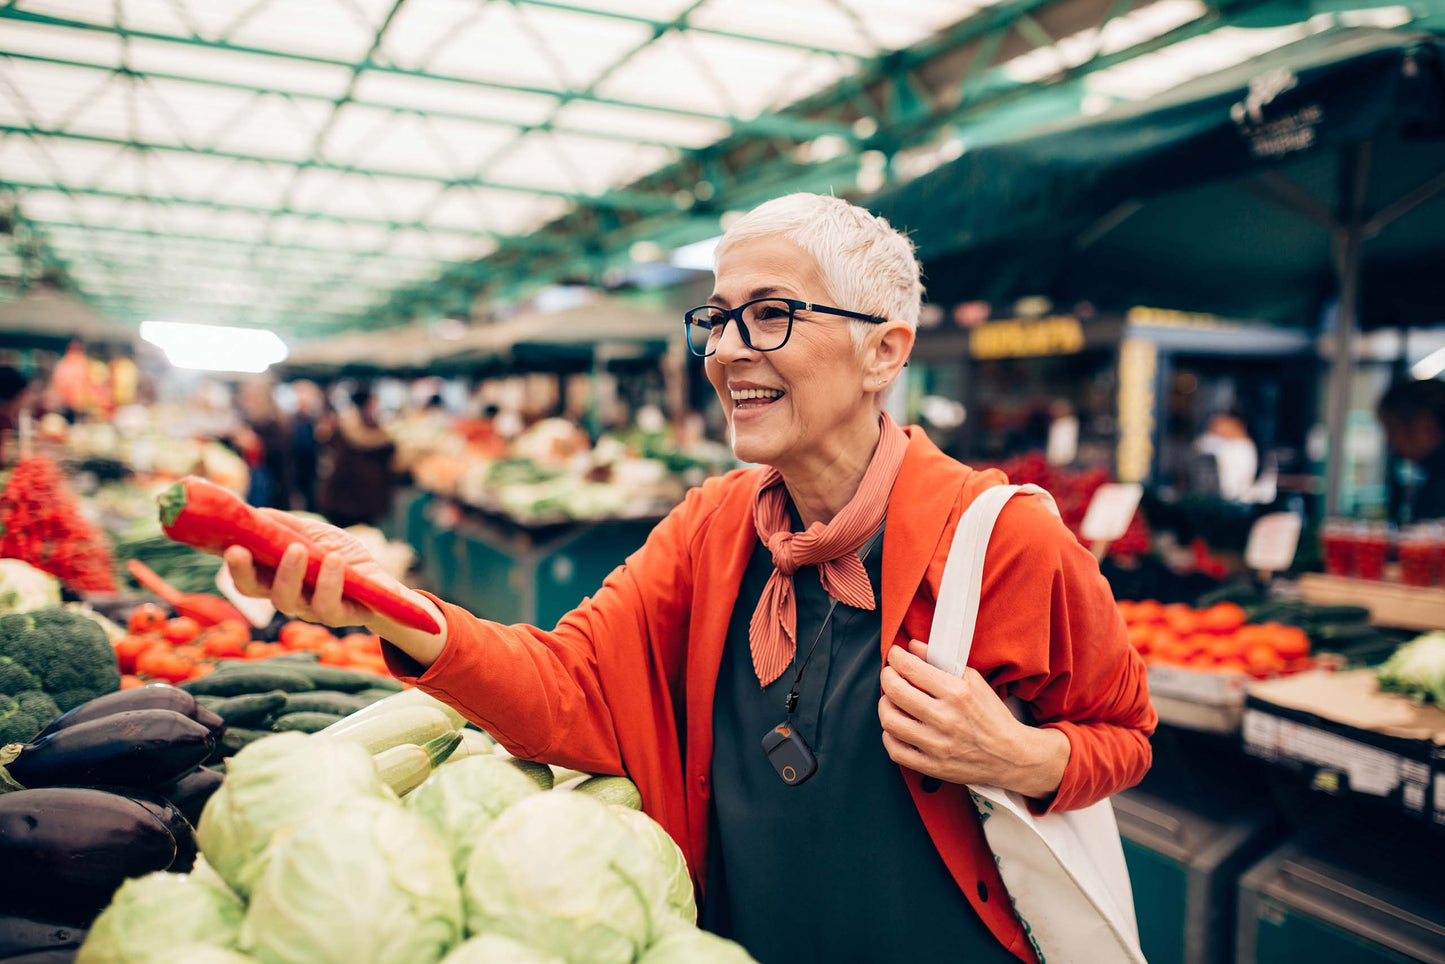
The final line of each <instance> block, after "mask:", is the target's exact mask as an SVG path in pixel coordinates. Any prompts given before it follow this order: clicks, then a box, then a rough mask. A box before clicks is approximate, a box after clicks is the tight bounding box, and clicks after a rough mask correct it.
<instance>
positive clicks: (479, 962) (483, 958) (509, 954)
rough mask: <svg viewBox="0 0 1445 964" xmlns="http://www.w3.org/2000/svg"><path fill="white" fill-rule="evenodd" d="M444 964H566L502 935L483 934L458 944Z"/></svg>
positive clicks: (557, 958) (443, 959)
mask: <svg viewBox="0 0 1445 964" xmlns="http://www.w3.org/2000/svg"><path fill="white" fill-rule="evenodd" d="M442 964H565V962H564V961H563V960H562V959H561V958H559V957H552V956H551V955H550V954H543V953H542V952H541V951H539V950H535V949H533V948H530V947H528V946H527V945H526V944H522V943H519V942H517V941H514V940H512V939H511V938H510V937H503V936H502V935H500V934H483V935H482V936H481V937H473V938H472V939H471V940H469V941H466V942H465V943H462V944H458V945H457V947H456V949H455V950H453V951H452V952H451V953H450V954H448V955H447V956H446V957H444V958H442Z"/></svg>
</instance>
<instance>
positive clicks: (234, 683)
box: [180, 666, 316, 696]
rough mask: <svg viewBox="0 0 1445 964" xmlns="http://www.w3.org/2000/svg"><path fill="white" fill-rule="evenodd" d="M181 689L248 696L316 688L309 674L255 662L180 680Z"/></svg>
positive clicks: (212, 693)
mask: <svg viewBox="0 0 1445 964" xmlns="http://www.w3.org/2000/svg"><path fill="white" fill-rule="evenodd" d="M180 686H181V689H183V690H186V691H187V692H190V693H195V694H197V695H206V696H245V695H246V694H247V693H266V692H269V691H271V690H284V691H285V692H287V693H300V692H303V691H305V690H314V689H316V684H315V683H314V682H312V681H311V679H310V678H308V677H307V676H305V675H303V674H301V673H298V672H295V671H293V670H291V669H287V668H282V667H279V666H276V667H271V666H251V667H248V668H245V669H221V670H216V672H214V673H208V674H207V675H205V676H201V677H198V678H196V679H192V680H186V681H185V682H184V683H182V684H180Z"/></svg>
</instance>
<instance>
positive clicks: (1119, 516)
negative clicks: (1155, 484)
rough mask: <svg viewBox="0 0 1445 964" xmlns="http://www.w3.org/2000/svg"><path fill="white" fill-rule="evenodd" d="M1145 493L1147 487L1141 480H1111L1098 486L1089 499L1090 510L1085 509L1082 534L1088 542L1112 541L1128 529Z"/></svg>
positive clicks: (1080, 529) (1080, 531)
mask: <svg viewBox="0 0 1445 964" xmlns="http://www.w3.org/2000/svg"><path fill="white" fill-rule="evenodd" d="M1143 497H1144V487H1143V486H1142V485H1140V484H1139V483H1138V482H1111V483H1109V484H1108V485H1101V486H1099V488H1098V490H1097V491H1095V492H1094V498H1093V499H1091V500H1090V501H1089V509H1088V511H1087V512H1085V513H1084V523H1083V525H1082V526H1080V527H1079V535H1080V536H1081V537H1082V538H1083V540H1084V541H1085V542H1094V543H1098V542H1113V541H1114V540H1115V539H1118V538H1119V537H1121V536H1122V535H1123V534H1124V533H1125V532H1126V531H1127V530H1128V528H1129V523H1130V522H1132V521H1133V520H1134V513H1135V512H1137V511H1138V509H1139V500H1140V499H1141V498H1143Z"/></svg>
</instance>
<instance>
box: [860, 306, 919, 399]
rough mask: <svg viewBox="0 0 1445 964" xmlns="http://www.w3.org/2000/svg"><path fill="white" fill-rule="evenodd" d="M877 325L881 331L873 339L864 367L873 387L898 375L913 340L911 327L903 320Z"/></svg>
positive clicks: (905, 361) (905, 362)
mask: <svg viewBox="0 0 1445 964" xmlns="http://www.w3.org/2000/svg"><path fill="white" fill-rule="evenodd" d="M878 327H879V328H880V329H881V331H879V332H878V334H877V335H876V337H875V338H874V340H873V344H872V348H871V349H870V351H869V352H868V355H869V357H868V359H867V367H866V368H865V369H864V370H865V372H866V375H867V380H868V384H869V385H870V386H872V387H874V388H879V387H882V386H884V385H887V384H888V383H890V382H892V381H893V380H894V379H895V378H897V377H898V373H899V372H900V371H902V370H903V366H904V365H905V364H907V363H908V356H909V355H910V354H911V353H912V351H913V342H914V332H913V329H912V328H910V327H908V325H907V324H906V323H905V322H902V321H889V322H885V323H883V324H881V325H879V326H878ZM880 380H881V381H880Z"/></svg>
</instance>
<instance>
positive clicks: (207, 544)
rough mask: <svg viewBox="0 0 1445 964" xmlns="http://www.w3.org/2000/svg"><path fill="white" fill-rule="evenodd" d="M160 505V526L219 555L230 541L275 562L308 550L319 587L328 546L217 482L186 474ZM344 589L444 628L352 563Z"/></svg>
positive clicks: (417, 624) (408, 618) (372, 605)
mask: <svg viewBox="0 0 1445 964" xmlns="http://www.w3.org/2000/svg"><path fill="white" fill-rule="evenodd" d="M156 501H157V502H158V503H160V507H161V528H162V529H164V530H165V533H166V535H167V536H169V537H170V538H172V539H174V540H175V541H177V542H183V543H185V544H186V545H188V546H194V547H195V548H197V549H201V550H203V551H205V552H211V553H215V554H216V555H220V554H221V553H223V552H225V551H226V547H227V546H242V547H244V548H246V549H248V550H250V552H251V557H252V558H253V559H255V560H256V562H257V563H259V564H260V565H263V566H267V567H269V568H272V569H274V568H276V566H277V565H278V564H280V562H281V556H282V555H284V554H285V552H286V550H287V548H288V547H290V546H291V545H292V544H293V543H297V544H299V545H301V547H302V548H304V549H305V550H306V574H305V576H304V577H303V581H304V583H305V585H306V588H307V589H314V588H316V576H317V574H318V573H320V571H321V560H322V558H323V557H324V556H325V555H326V550H325V549H324V548H322V547H321V546H319V545H317V544H316V543H315V542H312V541H311V540H310V539H307V538H306V537H305V536H303V535H301V534H300V533H299V532H297V531H296V530H294V529H290V528H288V527H286V526H284V525H282V524H281V523H279V522H274V521H272V520H271V519H268V518H266V516H264V515H262V514H261V513H259V512H257V511H256V510H255V509H253V508H251V506H249V505H247V504H246V503H245V502H243V501H241V500H240V499H238V498H236V496H234V495H232V494H231V493H230V492H229V491H228V490H226V489H223V488H222V487H221V486H219V485H217V484H215V483H214V482H208V481H207V480H205V479H201V478H197V477H196V476H194V475H188V476H186V477H185V478H183V479H181V480H180V481H179V482H177V483H176V484H175V485H173V486H171V487H170V488H169V489H167V490H166V491H164V492H162V493H161V494H160V495H159V496H157V497H156ZM344 578H345V582H344V585H343V589H342V592H343V594H344V595H345V596H346V597H347V598H348V599H350V600H352V601H353V602H357V603H360V604H361V605H363V606H365V607H367V608H368V609H370V610H372V611H374V612H377V613H380V614H381V615H383V616H385V617H387V618H388V619H392V620H395V621H396V622H398V623H401V624H402V625H403V626H410V627H411V628H413V629H419V630H421V631H422V632H427V633H436V632H440V631H441V627H440V626H438V625H437V621H436V620H435V619H433V618H432V616H431V614H430V613H428V612H427V611H426V610H425V609H423V608H422V607H420V606H418V605H417V604H416V603H414V602H412V601H411V600H409V599H407V598H405V597H404V596H401V595H399V594H397V593H396V592H394V591H392V590H390V589H385V588H382V587H381V586H379V585H377V584H376V583H375V582H374V581H373V580H371V579H368V578H366V577H365V576H363V575H361V573H359V572H357V571H356V570H355V569H353V568H351V566H349V565H348V566H347V567H346V571H345V577H344Z"/></svg>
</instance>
